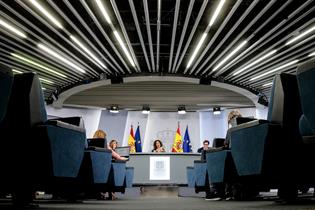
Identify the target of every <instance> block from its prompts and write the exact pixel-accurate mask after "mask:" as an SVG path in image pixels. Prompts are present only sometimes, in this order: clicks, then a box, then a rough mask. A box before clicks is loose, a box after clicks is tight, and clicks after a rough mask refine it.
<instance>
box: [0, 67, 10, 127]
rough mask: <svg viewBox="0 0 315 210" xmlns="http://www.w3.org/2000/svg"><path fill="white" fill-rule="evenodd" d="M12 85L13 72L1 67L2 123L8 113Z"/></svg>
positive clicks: (0, 115)
mask: <svg viewBox="0 0 315 210" xmlns="http://www.w3.org/2000/svg"><path fill="white" fill-rule="evenodd" d="M12 84H13V73H12V70H11V69H10V68H8V67H7V66H4V65H0V96H1V97H0V123H1V122H2V121H3V119H4V117H5V115H6V112H7V107H8V104H9V98H10V95H11V88H12Z"/></svg>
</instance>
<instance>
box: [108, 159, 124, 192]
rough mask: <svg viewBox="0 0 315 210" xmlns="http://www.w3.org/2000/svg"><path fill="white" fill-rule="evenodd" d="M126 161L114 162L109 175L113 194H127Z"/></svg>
mask: <svg viewBox="0 0 315 210" xmlns="http://www.w3.org/2000/svg"><path fill="white" fill-rule="evenodd" d="M125 178H126V161H122V160H113V161H112V166H111V170H110V174H109V183H108V187H109V188H110V189H111V191H112V192H125V187H126V182H125Z"/></svg>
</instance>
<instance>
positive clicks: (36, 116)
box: [5, 73, 47, 130]
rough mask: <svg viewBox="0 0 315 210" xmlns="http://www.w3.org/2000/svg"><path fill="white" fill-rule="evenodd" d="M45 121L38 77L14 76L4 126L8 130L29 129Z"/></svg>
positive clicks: (27, 74) (42, 97)
mask: <svg viewBox="0 0 315 210" xmlns="http://www.w3.org/2000/svg"><path fill="white" fill-rule="evenodd" d="M46 121H47V113H46V109H45V102H44V95H43V91H42V88H41V84H40V81H39V78H38V75H37V74H35V73H23V74H16V75H14V83H13V87H12V93H11V97H10V101H9V107H8V111H7V115H6V117H5V122H6V123H5V124H6V126H8V128H19V130H21V129H29V128H31V127H33V126H34V125H37V124H43V123H45V122H46Z"/></svg>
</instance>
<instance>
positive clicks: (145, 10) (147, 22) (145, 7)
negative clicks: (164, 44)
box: [143, 0, 155, 72]
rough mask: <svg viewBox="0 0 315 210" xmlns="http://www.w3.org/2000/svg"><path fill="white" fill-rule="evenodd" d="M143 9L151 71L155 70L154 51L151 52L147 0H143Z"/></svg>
mask: <svg viewBox="0 0 315 210" xmlns="http://www.w3.org/2000/svg"><path fill="white" fill-rule="evenodd" d="M143 9H144V15H145V23H146V28H147V34H148V41H149V48H150V57H151V64H152V70H153V72H155V64H154V53H153V44H152V36H151V24H150V17H149V8H148V1H147V0H143Z"/></svg>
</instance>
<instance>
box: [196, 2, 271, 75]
mask: <svg viewBox="0 0 315 210" xmlns="http://www.w3.org/2000/svg"><path fill="white" fill-rule="evenodd" d="M274 3H275V1H270V2H269V3H268V4H267V5H266V6H265V7H264V8H263V9H262V10H261V11H260V12H259V13H258V14H257V15H255V18H254V19H253V20H251V21H250V23H249V24H247V25H246V27H245V28H244V29H242V31H241V32H240V33H239V34H238V35H237V37H236V38H235V39H233V41H232V42H231V43H230V44H229V45H228V46H227V47H226V48H225V49H224V50H223V51H222V52H221V53H220V54H219V55H218V56H216V58H215V59H214V60H213V61H212V62H211V63H210V65H208V67H207V68H206V70H204V71H203V73H202V74H204V73H205V72H206V71H209V70H210V69H211V67H213V66H214V64H215V63H217V62H218V61H219V60H220V59H222V57H223V56H224V55H226V53H227V52H228V50H231V47H232V46H235V44H236V43H237V42H239V40H240V39H241V38H242V37H243V36H244V34H245V33H246V32H248V30H249V29H250V28H251V27H252V26H253V25H254V24H255V23H256V22H257V21H258V20H259V19H260V18H261V17H262V16H263V15H264V14H265V13H266V11H267V10H268V9H269V8H270V7H271V6H272V5H273V4H274ZM253 37H254V34H252V35H251V36H249V37H248V38H247V41H249V40H251V39H252V38H253ZM220 63H221V62H220ZM223 64H224V63H223ZM223 64H222V65H223ZM216 67H217V65H216V66H215V67H214V68H213V69H212V71H213V72H214V71H217V70H218V69H217V68H216ZM221 67H222V66H221ZM210 73H211V72H210ZM210 73H209V74H208V75H210Z"/></svg>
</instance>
